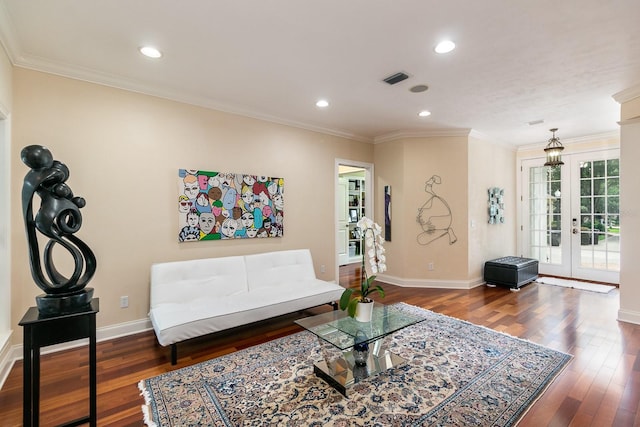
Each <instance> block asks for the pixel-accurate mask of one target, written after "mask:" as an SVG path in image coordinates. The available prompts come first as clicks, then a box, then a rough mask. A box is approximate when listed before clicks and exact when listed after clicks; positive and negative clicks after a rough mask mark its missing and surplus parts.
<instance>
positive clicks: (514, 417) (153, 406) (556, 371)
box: [138, 303, 573, 427]
mask: <svg viewBox="0 0 640 427" xmlns="http://www.w3.org/2000/svg"><path fill="white" fill-rule="evenodd" d="M394 305H396V306H398V307H399V308H401V309H404V310H407V311H410V312H414V313H417V314H419V315H423V316H424V317H425V318H430V317H433V316H435V318H437V317H438V316H439V317H442V318H445V319H448V320H449V321H454V322H460V323H461V324H463V325H466V326H469V327H471V328H478V329H479V330H484V331H486V332H487V333H490V334H497V335H498V336H500V335H502V336H504V337H506V338H508V339H510V340H514V341H518V342H521V343H523V344H526V345H532V346H535V347H539V348H540V349H544V350H546V351H551V352H554V353H556V354H558V355H560V356H562V357H561V360H560V361H559V362H558V365H557V366H555V368H553V369H551V370H550V371H548V372H545V374H546V375H545V377H544V381H543V382H542V383H541V384H540V385H539V386H538V387H537V388H536V387H534V388H533V389H532V392H531V393H530V395H528V397H527V398H526V399H525V400H523V401H522V402H520V403H521V404H520V408H523V409H521V410H520V411H519V412H517V411H515V412H514V413H513V414H511V416H510V417H509V418H507V419H501V420H500V421H501V422H504V423H505V424H500V425H508V426H513V425H516V424H517V423H518V422H520V420H522V418H523V417H524V416H526V414H527V413H528V412H529V410H530V409H531V408H532V407H533V405H534V404H535V403H536V402H537V401H538V400H539V399H540V397H541V396H542V395H543V394H544V393H545V392H546V391H547V390H548V388H549V387H550V386H551V384H553V382H554V381H555V380H556V379H557V377H558V376H559V375H560V374H561V373H562V372H563V370H564V369H565V368H566V367H567V366H568V365H569V363H570V362H571V360H572V358H573V356H572V355H571V354H568V353H565V352H563V351H560V350H556V349H553V348H550V347H547V346H544V345H541V344H538V343H535V342H532V341H530V340H527V339H523V338H520V337H517V336H513V335H511V334H508V333H506V332H503V331H497V330H494V329H491V328H488V327H486V326H483V325H478V324H475V323H472V322H469V321H467V320H463V319H459V318H456V317H452V316H448V315H445V314H441V313H437V312H434V311H431V310H428V309H424V308H421V307H418V306H414V305H410V304H406V303H396V304H394ZM414 326H416V325H414ZM410 328H411V327H410ZM408 329H409V328H408ZM305 335H311V336H313V334H311V333H310V332H307V331H302V332H297V333H295V334H291V335H288V336H284V337H280V338H276V339H274V340H271V341H268V342H266V343H262V344H257V345H255V346H251V347H248V348H245V349H242V350H238V351H236V352H232V353H228V354H226V355H222V356H219V357H216V358H213V359H210V360H208V361H204V362H201V363H198V364H194V365H191V366H186V367H183V368H180V369H177V370H174V371H169V372H166V373H163V374H159V375H157V376H154V377H151V378H148V379H145V380H141V381H140V382H139V383H138V388H139V389H140V394H141V396H143V397H144V400H145V404H144V405H142V407H141V409H142V413H143V416H144V422H145V424H146V425H148V426H149V427H158V424H157V423H156V422H155V421H154V419H153V418H154V417H153V414H158V410H159V409H158V402H157V401H156V400H155V399H154V398H153V397H152V393H150V390H149V388H148V387H149V386H150V384H151V383H150V381H151V380H154V379H158V378H160V377H164V376H168V375H176V374H179V375H184V374H187V373H191V372H192V371H194V370H198V369H200V367H201V366H202V365H204V364H209V363H214V362H215V361H219V362H220V363H222V362H224V361H225V360H227V359H229V360H231V358H237V357H239V356H242V355H250V354H251V352H252V351H256V350H257V349H258V348H260V347H263V346H265V345H269V347H270V348H275V347H277V346H279V345H280V343H282V344H284V343H286V342H288V341H291V340H292V339H295V338H296V337H302V336H305ZM313 337H314V338H315V336H313ZM304 351H305V350H304V349H302V350H300V349H299V350H298V351H293V352H290V353H287V357H290V356H291V355H292V354H295V353H300V352H304ZM415 357H420V355H419V354H418V353H416V354H415ZM268 363H271V361H270V360H269V361H264V362H263V364H268ZM258 367H259V366H258V365H251V368H252V369H257V368H258ZM237 374H238V373H237V372H235V371H232V372H229V373H228V374H227V375H229V376H237ZM490 374H491V373H490ZM380 375H382V374H380ZM483 375H484V374H483ZM478 378H480V377H473V378H471V380H469V384H468V385H467V386H465V387H474V386H475V385H476V380H477V379H478ZM204 387H205V388H206V389H207V390H208V391H209V393H208V394H209V398H210V399H211V400H212V403H213V404H214V406H215V407H216V409H217V411H218V416H219V417H220V418H222V421H223V422H224V425H229V426H232V425H234V424H233V421H232V420H230V419H229V418H228V415H227V413H226V411H225V409H224V407H223V406H222V405H221V404H220V402H219V401H218V400H217V398H216V396H215V393H213V392H212V390H211V389H210V385H209V384H207V383H206V382H205V383H204ZM465 387H463V388H462V389H460V390H456V392H455V393H453V394H452V395H450V396H449V397H447V398H446V399H444V400H442V401H441V402H440V403H439V404H438V405H436V406H435V407H433V408H432V409H431V410H429V411H428V412H427V413H426V414H424V415H423V416H422V417H421V418H420V419H419V421H418V423H420V424H418V423H412V424H411V425H424V423H425V422H429V421H428V419H429V418H430V417H432V416H433V415H432V413H433V412H436V413H437V412H438V411H439V410H440V409H442V408H444V407H445V406H447V405H449V404H450V403H451V401H450V399H453V398H454V397H457V396H458V395H459V394H460V393H462V392H463V391H464V388H465ZM162 403H163V404H164V403H166V402H162ZM165 406H166V405H165ZM171 425H173V424H171ZM198 425H199V424H198ZM402 425H405V424H402ZM407 425H408V424H407Z"/></svg>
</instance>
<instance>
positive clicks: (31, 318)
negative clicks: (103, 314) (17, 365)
mask: <svg viewBox="0 0 640 427" xmlns="http://www.w3.org/2000/svg"><path fill="white" fill-rule="evenodd" d="M99 307H100V299H99V298H94V299H93V300H92V301H91V304H90V306H89V307H87V309H86V310H82V311H79V312H75V313H70V314H61V315H59V316H51V317H40V313H39V312H38V308H37V307H30V308H29V309H28V310H27V312H26V313H25V315H24V316H23V317H22V320H21V321H20V323H19V325H20V326H23V327H24V344H23V345H24V372H23V387H24V390H23V393H24V394H23V404H22V405H23V406H22V411H23V415H22V419H23V424H24V426H30V427H37V426H38V424H39V420H40V349H41V348H42V347H46V346H49V345H53V344H59V343H63V342H68V341H74V340H78V339H81V338H89V415H88V416H86V417H83V418H80V419H77V420H74V421H70V422H68V423H66V424H63V426H67V427H70V426H78V425H81V424H86V423H89V425H90V426H96V425H97V424H96V420H97V417H96V414H97V401H96V313H98V311H100V310H99Z"/></svg>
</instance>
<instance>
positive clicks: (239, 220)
mask: <svg viewBox="0 0 640 427" xmlns="http://www.w3.org/2000/svg"><path fill="white" fill-rule="evenodd" d="M283 235H284V179H283V178H276V177H269V176H259V175H251V174H244V173H229V172H211V171H203V170H196V169H179V170H178V241H179V242H191V241H201V240H226V239H256V238H268V237H282V236H283Z"/></svg>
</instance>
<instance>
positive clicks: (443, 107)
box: [0, 0, 640, 145]
mask: <svg viewBox="0 0 640 427" xmlns="http://www.w3.org/2000/svg"><path fill="white" fill-rule="evenodd" d="M638 22H640V1H638V0H615V1H602V0H564V1H557V0H554V1H550V0H536V1H520V0H511V1H508V0H483V1H468V0H449V1H446V2H443V1H439V2H436V1H428V0H393V1H389V0H377V1H372V0H348V1H345V0H322V1H309V0H269V1H264V0H263V1H258V0H253V1H251V0H245V1H221V0H182V1H175V0H156V1H148V0H126V1H125V0H113V1H87V0H28V1H25V0H0V40H1V41H2V43H3V45H4V46H5V48H6V50H7V51H8V53H9V56H10V58H11V60H12V61H13V63H14V64H15V65H17V66H22V67H27V68H33V69H37V70H42V71H47V72H53V73H56V74H60V75H64V76H70V77H74V78H80V79H83V80H88V81H92V82H97V83H102V84H107V85H111V86H115V87H120V88H125V89H130V90H136V91H139V92H143V93H149V94H153V95H157V96H162V97H166V98H170V99H175V100H179V101H183V102H188V103H193V104H196V105H202V106H206V107H211V108H215V109H220V110H223V111H229V112H234V113H239V114H243V115H247V116H251V117H258V118H262V119H267V120H272V121H275V122H280V123H286V124H292V125H296V126H301V127H304V128H309V129H317V130H321V131H325V132H330V133H334V134H338V135H344V136H348V137H352V138H356V139H360V140H366V141H379V140H384V139H385V138H388V137H390V136H392V135H404V134H406V135H409V134H416V135H420V134H430V133H455V131H456V130H457V129H467V130H468V129H473V130H474V131H476V132H478V133H479V134H483V135H486V136H487V137H489V138H490V139H492V140H495V141H498V142H503V143H508V144H513V145H523V144H530V143H539V142H543V141H545V140H546V139H548V138H549V137H550V133H549V132H548V129H549V128H551V127H558V128H559V129H560V130H559V131H558V136H559V137H560V139H561V140H563V139H567V138H577V137H582V136H587V135H595V134H601V133H607V132H614V131H617V129H618V125H617V123H616V121H617V120H619V105H618V104H617V103H616V102H615V101H614V100H613V98H612V95H613V94H615V93H617V92H619V91H622V90H625V89H627V88H630V87H632V86H636V85H638V84H640V25H639V24H638ZM442 38H450V39H452V40H454V41H455V42H456V44H457V49H456V50H454V51H453V52H452V53H449V54H446V55H437V54H436V53H435V52H434V51H433V47H434V46H435V44H436V43H437V42H438V41H439V40H441V39H442ZM146 44H152V45H154V46H157V47H158V48H159V49H160V50H162V52H163V53H164V57H163V58H162V59H160V60H151V59H148V58H145V57H143V56H142V55H140V54H139V52H138V51H137V49H138V47H140V46H142V45H146ZM398 71H404V72H406V73H407V74H409V76H410V77H409V79H407V80H405V81H403V82H401V83H399V84H397V85H394V86H389V85H387V84H385V83H383V82H382V79H383V78H385V77H387V76H388V75H390V74H393V73H395V72H398ZM417 84H426V85H428V86H429V90H428V91H426V92H423V93H412V92H410V91H409V88H410V87H412V86H414V85H417ZM320 98H325V99H327V100H329V102H330V104H331V105H330V106H329V108H326V109H323V110H321V109H319V108H317V107H316V106H315V101H316V100H317V99H320ZM423 109H427V110H430V111H431V112H432V115H431V116H430V117H427V118H420V117H418V116H417V113H418V111H420V110H423ZM539 120H544V123H542V124H537V125H529V124H528V123H529V122H532V121H539Z"/></svg>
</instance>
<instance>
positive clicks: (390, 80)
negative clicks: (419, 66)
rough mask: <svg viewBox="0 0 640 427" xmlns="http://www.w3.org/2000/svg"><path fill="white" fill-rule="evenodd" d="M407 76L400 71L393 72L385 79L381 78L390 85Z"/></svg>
mask: <svg viewBox="0 0 640 427" xmlns="http://www.w3.org/2000/svg"><path fill="white" fill-rule="evenodd" d="M408 78H409V76H408V75H407V74H405V73H403V72H400V73H395V74H394V75H392V76H389V77H387V78H386V79H384V80H383V82H385V83H388V84H390V85H394V84H396V83H400V82H401V81H403V80H406V79H408Z"/></svg>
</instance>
